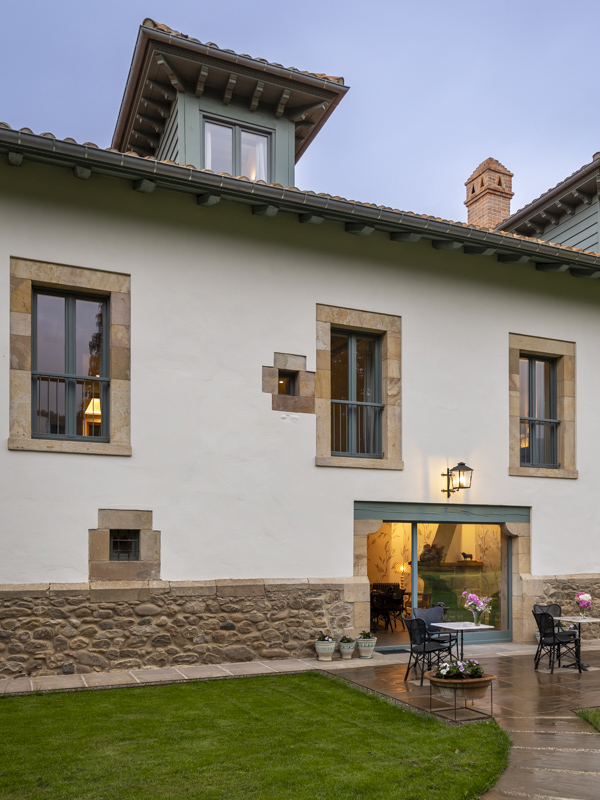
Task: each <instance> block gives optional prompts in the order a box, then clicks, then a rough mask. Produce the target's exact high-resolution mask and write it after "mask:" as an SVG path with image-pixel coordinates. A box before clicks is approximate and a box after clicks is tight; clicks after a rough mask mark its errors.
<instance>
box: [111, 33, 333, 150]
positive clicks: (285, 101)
mask: <svg viewBox="0 0 600 800" xmlns="http://www.w3.org/2000/svg"><path fill="white" fill-rule="evenodd" d="M348 88H349V87H347V86H345V85H344V84H343V80H342V79H341V78H331V77H327V76H320V75H316V74H312V73H305V72H301V71H300V70H296V69H293V68H286V67H283V66H281V65H279V64H271V63H269V62H267V61H263V60H262V59H256V58H252V57H251V56H247V55H238V54H237V53H234V52H233V51H231V50H222V49H220V48H219V47H217V46H216V45H214V44H211V43H208V44H203V43H202V42H199V41H197V40H196V39H191V38H189V37H185V36H183V35H182V34H179V33H177V32H176V31H171V30H170V29H169V28H166V27H165V26H158V25H157V24H156V23H154V22H153V21H152V20H145V22H144V24H143V25H142V26H141V27H140V30H139V33H138V37H137V41H136V45H135V50H134V53H133V60H132V63H131V67H130V70H129V75H128V78H127V83H126V85H125V92H124V95H123V100H122V102H121V108H120V110H119V115H118V119H117V125H116V128H115V133H114V135H113V141H112V146H113V147H114V148H116V149H117V150H120V151H122V152H126V151H134V152H137V153H138V154H139V155H142V156H154V155H156V153H157V150H158V144H159V139H160V133H161V131H162V129H163V128H164V125H165V122H166V120H167V119H168V117H169V116H170V113H171V109H172V106H173V101H174V100H175V98H176V97H177V94H178V93H181V92H190V93H193V94H195V95H196V96H198V97H201V96H202V95H210V96H213V97H216V98H220V99H221V101H222V102H224V103H225V104H229V103H230V102H231V101H232V99H235V101H236V102H237V101H239V102H244V103H247V105H248V108H249V109H250V111H255V110H256V109H257V108H261V109H263V110H269V111H271V112H272V113H273V115H274V116H275V117H282V116H285V117H286V118H287V119H289V120H291V121H292V122H294V123H295V125H296V145H295V156H296V161H298V159H299V158H300V156H302V154H303V153H304V152H305V150H306V149H307V147H308V146H309V144H310V143H311V142H312V140H313V139H314V138H315V136H316V135H317V133H318V132H319V130H320V129H321V128H322V127H323V125H324V124H325V122H326V121H327V119H328V118H329V116H330V115H331V114H332V112H333V110H334V109H335V107H336V106H337V105H338V103H339V102H340V100H341V99H342V97H343V96H344V95H345V93H346V92H347V91H348Z"/></svg>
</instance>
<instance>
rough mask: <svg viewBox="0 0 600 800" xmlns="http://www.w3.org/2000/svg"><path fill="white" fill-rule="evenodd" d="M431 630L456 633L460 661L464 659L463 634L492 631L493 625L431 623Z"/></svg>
mask: <svg viewBox="0 0 600 800" xmlns="http://www.w3.org/2000/svg"><path fill="white" fill-rule="evenodd" d="M431 627H432V628H433V627H435V628H439V629H440V630H445V631H452V632H453V633H458V637H459V645H460V660H461V661H462V660H463V657H464V636H465V633H473V632H474V631H485V630H489V631H493V630H494V626H493V625H475V623H474V622H435V623H432V626H431Z"/></svg>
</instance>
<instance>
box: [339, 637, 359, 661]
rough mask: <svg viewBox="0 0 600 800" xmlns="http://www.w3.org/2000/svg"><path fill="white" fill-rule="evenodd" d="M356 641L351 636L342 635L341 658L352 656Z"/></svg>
mask: <svg viewBox="0 0 600 800" xmlns="http://www.w3.org/2000/svg"><path fill="white" fill-rule="evenodd" d="M355 647H356V641H355V640H354V639H353V638H352V637H351V636H342V638H341V639H340V654H341V656H342V658H343V659H347V658H352V653H353V652H354V648H355Z"/></svg>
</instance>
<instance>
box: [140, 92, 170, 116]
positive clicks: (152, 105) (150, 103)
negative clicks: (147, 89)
mask: <svg viewBox="0 0 600 800" xmlns="http://www.w3.org/2000/svg"><path fill="white" fill-rule="evenodd" d="M140 104H141V105H143V106H144V108H145V109H146V111H152V110H154V111H156V113H157V114H158V115H159V116H160V117H162V118H163V119H167V117H169V116H170V114H171V104H170V103H169V104H167V103H161V102H160V101H159V100H152V99H151V98H150V97H142V99H141V100H140Z"/></svg>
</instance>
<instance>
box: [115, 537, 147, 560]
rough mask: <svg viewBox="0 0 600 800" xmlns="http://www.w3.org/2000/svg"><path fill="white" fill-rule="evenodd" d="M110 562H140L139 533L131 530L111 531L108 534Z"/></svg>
mask: <svg viewBox="0 0 600 800" xmlns="http://www.w3.org/2000/svg"><path fill="white" fill-rule="evenodd" d="M110 560H111V561H139V560H140V532H139V531H131V530H120V529H119V530H111V532H110Z"/></svg>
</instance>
